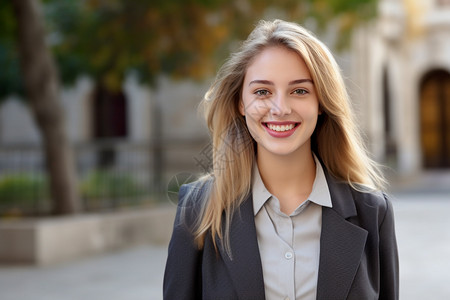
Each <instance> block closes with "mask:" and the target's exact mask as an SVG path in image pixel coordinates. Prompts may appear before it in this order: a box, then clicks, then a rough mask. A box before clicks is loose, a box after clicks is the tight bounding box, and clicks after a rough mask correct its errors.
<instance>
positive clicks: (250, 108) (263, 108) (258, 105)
mask: <svg viewBox="0 0 450 300" xmlns="http://www.w3.org/2000/svg"><path fill="white" fill-rule="evenodd" d="M242 105H243V110H244V112H245V116H246V118H247V119H250V120H247V122H248V121H259V120H260V119H262V118H263V117H264V116H266V115H267V114H268V113H269V111H270V106H269V105H268V104H267V102H266V101H261V100H253V99H244V100H243V101H242Z"/></svg>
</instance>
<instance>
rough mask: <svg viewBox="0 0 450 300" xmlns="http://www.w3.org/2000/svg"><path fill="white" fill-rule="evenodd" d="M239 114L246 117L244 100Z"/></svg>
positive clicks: (240, 103) (240, 105)
mask: <svg viewBox="0 0 450 300" xmlns="http://www.w3.org/2000/svg"><path fill="white" fill-rule="evenodd" d="M239 112H240V113H241V115H243V116H245V107H244V102H243V101H242V99H241V100H240V101H239Z"/></svg>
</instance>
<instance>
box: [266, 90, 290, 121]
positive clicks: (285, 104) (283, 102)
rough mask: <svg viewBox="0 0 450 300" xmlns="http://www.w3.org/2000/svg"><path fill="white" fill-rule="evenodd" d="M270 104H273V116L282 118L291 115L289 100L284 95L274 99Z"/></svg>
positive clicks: (271, 109)
mask: <svg viewBox="0 0 450 300" xmlns="http://www.w3.org/2000/svg"><path fill="white" fill-rule="evenodd" d="M270 104H271V108H270V113H271V114H272V115H273V116H278V117H280V116H284V115H289V114H290V113H291V111H292V110H291V107H290V105H289V101H288V99H286V97H284V96H282V95H280V96H278V97H276V98H273V99H272V100H271V103H270Z"/></svg>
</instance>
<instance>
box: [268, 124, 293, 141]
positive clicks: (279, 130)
mask: <svg viewBox="0 0 450 300" xmlns="http://www.w3.org/2000/svg"><path fill="white" fill-rule="evenodd" d="M262 124H263V126H264V128H265V129H266V131H267V132H268V133H269V134H270V135H271V136H273V137H277V138H283V137H289V136H291V135H292V134H293V133H294V132H295V129H297V127H298V126H299V125H300V123H295V122H277V123H274V122H271V123H262Z"/></svg>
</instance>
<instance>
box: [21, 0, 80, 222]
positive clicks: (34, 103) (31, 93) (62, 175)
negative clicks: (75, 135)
mask: <svg viewBox="0 0 450 300" xmlns="http://www.w3.org/2000/svg"><path fill="white" fill-rule="evenodd" d="M12 3H13V6H14V13H15V15H16V19H17V25H18V46H19V52H20V60H21V68H22V74H23V80H24V84H25V89H26V93H27V98H28V101H29V105H30V107H31V110H32V112H33V115H34V118H35V120H36V123H37V125H38V127H39V129H40V132H41V136H42V142H43V150H44V157H45V162H46V167H47V171H48V174H49V180H50V193H51V198H52V207H53V213H54V214H72V213H76V212H79V211H80V209H81V205H80V204H81V203H80V198H79V195H78V191H77V181H76V170H75V164H74V159H73V152H72V148H71V145H70V143H69V140H68V136H67V133H66V130H65V119H64V111H63V108H62V105H61V101H60V91H59V89H60V84H59V77H58V73H57V70H56V67H55V63H54V61H53V57H52V54H51V52H50V50H49V48H48V47H47V45H46V42H45V38H46V35H45V29H44V20H43V16H42V13H41V3H40V1H39V0H13V2H12Z"/></svg>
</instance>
